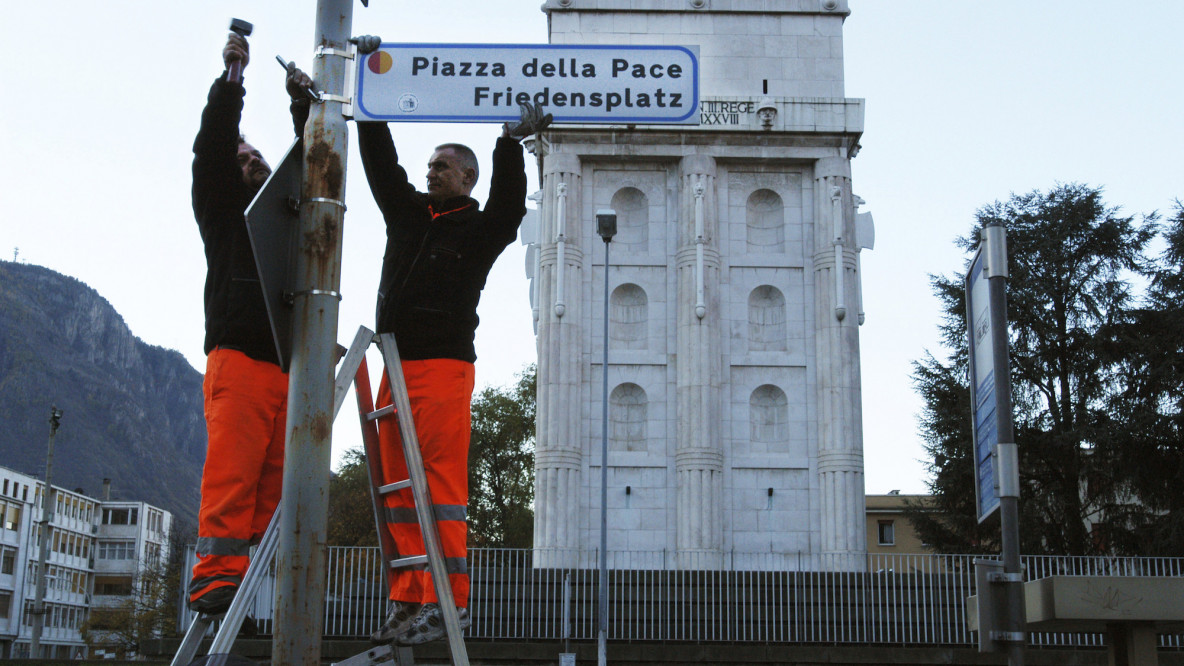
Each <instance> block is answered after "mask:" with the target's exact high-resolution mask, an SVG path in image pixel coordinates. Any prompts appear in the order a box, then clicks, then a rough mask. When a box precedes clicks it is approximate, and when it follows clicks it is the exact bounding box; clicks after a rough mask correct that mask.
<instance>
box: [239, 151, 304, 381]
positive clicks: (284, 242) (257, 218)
mask: <svg viewBox="0 0 1184 666" xmlns="http://www.w3.org/2000/svg"><path fill="white" fill-rule="evenodd" d="M303 152H304V151H303V148H302V147H301V143H300V139H296V141H294V142H293V143H292V147H290V148H288V152H287V153H285V154H284V159H282V160H280V163H279V166H277V167H276V168H275V171H272V172H271V175H270V176H268V178H267V182H266V183H263V187H261V188H259V194H256V195H255V199H254V200H253V201H251V205H250V206H247V212H246V217H247V235H248V236H249V237H250V238H251V251H252V252H254V253H255V269H256V270H257V271H258V273H259V283H260V285H261V286H262V287H263V302H264V303H265V304H266V305H267V319H268V321H270V322H271V337H272V339H273V340H274V341H275V350H276V354H277V355H278V356H279V359H280V367H281V368H283V370H284V372H287V371H288V364H289V363H291V361H292V305H291V300H290V299H289V298H288V297H287V292H290V291H291V290H292V280H293V271H294V270H295V266H296V258H295V252H296V243H295V234H296V230H297V228H298V227H299V225H300V210H299V208H298V207H297V205H296V203H297V202H298V201H299V200H300V171H301V158H302V157H303Z"/></svg>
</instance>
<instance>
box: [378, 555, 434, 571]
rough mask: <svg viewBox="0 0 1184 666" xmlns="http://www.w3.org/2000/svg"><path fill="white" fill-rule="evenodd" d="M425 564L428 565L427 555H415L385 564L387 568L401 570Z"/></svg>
mask: <svg viewBox="0 0 1184 666" xmlns="http://www.w3.org/2000/svg"><path fill="white" fill-rule="evenodd" d="M427 563H428V556H427V555H415V556H412V557H400V558H399V559H397V560H391V561H390V562H388V563H387V566H389V567H390V568H392V569H402V568H403V567H413V566H415V565H417V564H427Z"/></svg>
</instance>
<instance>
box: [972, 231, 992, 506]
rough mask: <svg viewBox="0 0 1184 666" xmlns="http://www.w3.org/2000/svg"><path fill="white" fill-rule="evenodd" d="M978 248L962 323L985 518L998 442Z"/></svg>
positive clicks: (978, 494) (986, 295) (977, 484)
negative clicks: (964, 319)
mask: <svg viewBox="0 0 1184 666" xmlns="http://www.w3.org/2000/svg"><path fill="white" fill-rule="evenodd" d="M985 255H986V253H985V252H984V251H983V249H982V248H980V249H979V251H978V253H977V254H975V255H974V261H972V262H970V271H969V272H968V273H967V274H966V325H967V329H968V330H967V337H968V338H969V344H970V349H969V351H970V400H971V405H970V407H971V418H972V419H973V422H974V472H975V478H974V491H975V499H976V502H975V506H976V507H977V508H978V520H979V522H980V523H981V522H982V521H984V520H986V519H987V517H988V516H990V515H991V513H992V512H994V511H995V510H996V509H997V508H999V493H998V488H997V485H996V481H995V467H994V461H993V460H992V457H993V454H994V452H995V446H996V445H997V444H998V443H999V428H998V424H997V420H996V417H997V404H996V396H995V353H994V348H993V346H992V334H993V332H992V330H991V308H990V303H991V298H990V288H989V285H990V282H989V281H988V279H987V276H986V272H985V270H984V268H985V264H986V262H985V261H984V259H985Z"/></svg>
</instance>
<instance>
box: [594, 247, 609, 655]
mask: <svg viewBox="0 0 1184 666" xmlns="http://www.w3.org/2000/svg"><path fill="white" fill-rule="evenodd" d="M611 241H612V237H611V236H609V237H607V238H605V239H604V359H603V363H602V365H601V366H600V369H601V374H602V375H603V376H604V382H603V386H602V388H601V391H600V399H601V403H600V404H601V406H602V407H603V409H602V410H601V412H602V414H601V419H600V584H599V585H598V588H599V593H600V595H599V596H600V599H599V604H600V631H599V634H598V637H597V641H596V663H597V664H598V665H599V666H605V664H606V663H607V659H608V246H609V243H610V242H611Z"/></svg>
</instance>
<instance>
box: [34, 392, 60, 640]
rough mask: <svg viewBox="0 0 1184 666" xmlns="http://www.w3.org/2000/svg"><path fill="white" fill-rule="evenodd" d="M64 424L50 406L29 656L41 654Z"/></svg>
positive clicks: (55, 408) (55, 410) (54, 406)
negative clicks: (58, 444) (57, 441)
mask: <svg viewBox="0 0 1184 666" xmlns="http://www.w3.org/2000/svg"><path fill="white" fill-rule="evenodd" d="M61 425H62V410H60V409H58V406H57V405H53V406H51V407H50V408H49V451H48V452H47V453H46V455H45V492H43V493H41V557H40V558H39V560H38V565H37V588H36V590H35V592H34V596H33V612H32V615H33V634H32V637H31V638H30V639H29V656H31V657H32V658H33V659H37V658H39V657H40V656H41V629H42V627H44V626H45V585H46V582H47V580H46V579H47V576H46V575H45V571H46V569H47V568H48V567H47V566H46V565H47V563H48V562H49V524H50V523H51V522H53V509H54V506H53V505H54V502H55V496H54V492H53V436H54V434H55V433H57V431H58V427H59V426H61Z"/></svg>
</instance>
